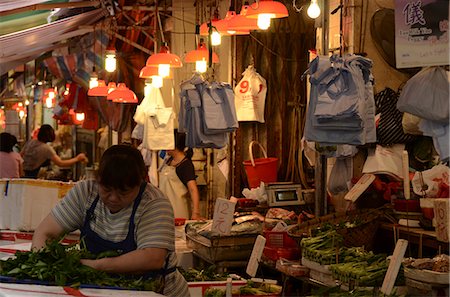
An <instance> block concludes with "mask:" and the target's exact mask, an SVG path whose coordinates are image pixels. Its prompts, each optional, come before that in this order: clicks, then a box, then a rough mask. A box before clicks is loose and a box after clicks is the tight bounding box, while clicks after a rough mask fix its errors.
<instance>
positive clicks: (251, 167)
mask: <svg viewBox="0 0 450 297" xmlns="http://www.w3.org/2000/svg"><path fill="white" fill-rule="evenodd" d="M253 144H257V145H259V148H260V149H261V151H262V152H263V154H264V158H257V159H254V158H253V149H252V148H253ZM248 151H249V154H250V160H247V161H244V162H243V164H244V168H245V173H246V174H247V181H248V184H249V187H250V188H257V187H259V184H260V183H261V182H264V183H269V182H276V181H277V165H278V158H268V157H267V153H266V150H265V149H264V148H263V147H262V145H261V144H260V143H258V142H256V141H252V142H250V144H249V147H248Z"/></svg>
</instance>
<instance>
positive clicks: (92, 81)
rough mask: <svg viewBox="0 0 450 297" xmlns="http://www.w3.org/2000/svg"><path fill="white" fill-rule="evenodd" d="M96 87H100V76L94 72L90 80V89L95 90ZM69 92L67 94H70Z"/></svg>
mask: <svg viewBox="0 0 450 297" xmlns="http://www.w3.org/2000/svg"><path fill="white" fill-rule="evenodd" d="M95 87H98V76H97V74H96V73H95V72H94V73H92V75H91V79H90V80H89V89H93V88H95ZM68 93H69V92H67V94H68Z"/></svg>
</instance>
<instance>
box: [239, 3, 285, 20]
mask: <svg viewBox="0 0 450 297" xmlns="http://www.w3.org/2000/svg"><path fill="white" fill-rule="evenodd" d="M262 13H267V14H273V17H272V18H275V19H278V18H284V17H287V16H289V13H288V10H287V8H286V6H285V5H284V4H283V3H281V2H278V1H272V0H259V1H258V2H255V3H253V4H252V5H250V8H249V9H248V10H247V14H246V16H247V17H248V18H257V17H258V14H262Z"/></svg>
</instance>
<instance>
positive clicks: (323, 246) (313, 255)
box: [300, 229, 343, 265]
mask: <svg viewBox="0 0 450 297" xmlns="http://www.w3.org/2000/svg"><path fill="white" fill-rule="evenodd" d="M342 241H343V239H342V236H341V235H340V234H339V233H338V232H337V231H336V230H334V229H328V230H326V231H322V232H320V233H318V234H317V236H315V237H306V238H303V239H302V241H301V244H300V246H301V248H302V256H303V257H304V258H306V259H308V260H311V261H314V262H317V263H319V264H321V265H328V264H333V263H336V262H337V261H338V257H339V254H340V251H341V250H342V248H341V246H342Z"/></svg>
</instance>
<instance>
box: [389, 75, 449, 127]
mask: <svg viewBox="0 0 450 297" xmlns="http://www.w3.org/2000/svg"><path fill="white" fill-rule="evenodd" d="M448 85H449V78H448V75H447V73H446V71H445V70H444V68H442V67H426V68H424V69H422V70H421V71H420V72H419V73H417V74H416V75H414V76H413V77H412V78H410V79H409V80H408V81H407V82H406V85H405V86H404V87H403V91H402V92H401V94H400V97H399V99H398V102H397V108H398V110H400V111H402V112H409V113H411V114H413V115H416V116H419V117H421V118H424V119H428V120H432V121H438V122H443V123H448V120H449V108H450V104H449V100H448V98H449V88H448Z"/></svg>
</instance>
